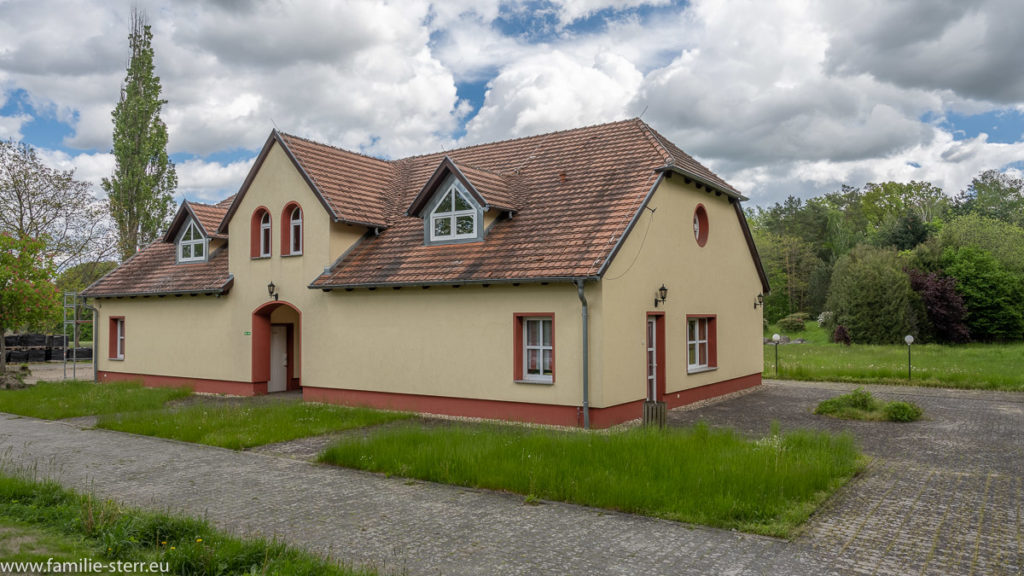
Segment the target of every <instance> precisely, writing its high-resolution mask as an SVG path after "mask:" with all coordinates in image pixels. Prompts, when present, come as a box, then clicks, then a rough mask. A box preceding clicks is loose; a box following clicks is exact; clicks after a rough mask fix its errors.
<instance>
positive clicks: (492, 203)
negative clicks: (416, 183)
mask: <svg viewBox="0 0 1024 576" xmlns="http://www.w3.org/2000/svg"><path fill="white" fill-rule="evenodd" d="M449 174H454V175H455V176H456V178H458V179H459V180H460V181H462V183H463V184H464V185H465V186H466V188H467V189H468V191H469V192H470V193H471V194H472V195H473V196H475V197H476V200H477V202H479V203H480V204H482V205H483V206H484V207H485V208H487V209H490V208H497V209H499V210H505V211H507V212H514V211H515V209H516V207H515V200H514V198H515V192H514V190H513V185H512V182H513V179H512V178H509V177H507V176H503V175H501V174H496V173H493V172H489V171H487V170H479V169H477V168H473V167H472V166H466V165H463V166H458V165H456V164H455V162H454V161H453V160H452V159H451V158H449V157H448V156H445V157H444V158H442V159H441V163H440V164H439V165H438V166H437V169H436V170H435V171H434V174H433V175H432V176H431V177H430V178H429V179H428V180H427V182H426V184H425V185H424V186H423V188H422V189H421V190H420V192H419V193H418V194H417V195H416V197H415V198H414V199H413V201H412V204H410V205H409V208H408V209H407V210H406V211H405V215H406V216H419V215H420V211H421V210H423V208H424V207H425V206H426V205H427V203H429V202H430V199H431V198H433V197H434V194H436V193H437V188H438V186H440V184H441V183H442V182H443V181H444V180H445V178H447V176H448V175H449Z"/></svg>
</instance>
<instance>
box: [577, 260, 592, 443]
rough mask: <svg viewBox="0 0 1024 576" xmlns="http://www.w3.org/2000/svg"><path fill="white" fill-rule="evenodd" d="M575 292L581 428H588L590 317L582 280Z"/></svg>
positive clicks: (579, 280) (578, 281) (578, 282)
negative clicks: (580, 357) (580, 339)
mask: <svg viewBox="0 0 1024 576" xmlns="http://www.w3.org/2000/svg"><path fill="white" fill-rule="evenodd" d="M576 294H577V295H578V296H579V297H580V304H582V305H583V310H582V312H583V429H584V430H589V429H590V318H589V316H588V314H587V297H586V296H584V295H583V280H582V279H577V280H576Z"/></svg>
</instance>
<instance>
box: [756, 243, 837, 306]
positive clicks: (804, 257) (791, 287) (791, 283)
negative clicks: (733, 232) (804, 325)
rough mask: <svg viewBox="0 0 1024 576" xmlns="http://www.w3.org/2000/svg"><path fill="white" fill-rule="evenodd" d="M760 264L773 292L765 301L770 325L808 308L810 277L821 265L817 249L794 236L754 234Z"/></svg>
mask: <svg viewBox="0 0 1024 576" xmlns="http://www.w3.org/2000/svg"><path fill="white" fill-rule="evenodd" d="M754 239H755V243H756V244H757V249H758V252H759V254H760V256H761V264H762V265H763V266H764V269H765V274H766V275H767V276H768V283H769V284H770V285H771V287H772V291H771V293H770V294H768V295H767V296H766V297H765V303H764V316H765V318H767V319H768V320H769V321H770V322H774V321H776V320H778V319H779V318H782V317H785V316H788V315H790V314H793V313H795V312H806V311H811V312H817V310H812V309H811V308H810V307H809V304H810V297H809V296H810V292H809V290H810V288H811V277H812V274H813V273H814V271H815V269H816V268H817V267H818V266H819V265H820V264H821V260H819V259H818V257H817V255H816V254H815V251H814V247H813V246H811V245H810V244H808V243H807V242H804V241H803V240H801V239H800V238H797V237H795V236H779V235H777V234H772V233H769V232H764V231H762V230H757V231H755V232H754Z"/></svg>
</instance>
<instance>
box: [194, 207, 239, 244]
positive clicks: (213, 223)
mask: <svg viewBox="0 0 1024 576" xmlns="http://www.w3.org/2000/svg"><path fill="white" fill-rule="evenodd" d="M188 206H189V208H191V209H192V213H193V214H195V216H196V220H198V221H199V225H200V226H202V227H203V232H205V233H206V235H207V237H209V238H227V237H228V235H227V234H221V233H219V232H218V231H217V229H218V228H220V223H221V221H222V220H224V215H225V214H227V213H228V206H229V205H226V204H224V203H223V202H219V203H217V204H213V205H210V204H199V203H198V202H189V203H188Z"/></svg>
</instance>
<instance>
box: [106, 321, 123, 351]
mask: <svg viewBox="0 0 1024 576" xmlns="http://www.w3.org/2000/svg"><path fill="white" fill-rule="evenodd" d="M109 327H110V330H109V331H108V336H107V358H109V359H110V360H124V350H125V341H126V340H127V338H126V332H125V323H124V316H111V317H110V324H109Z"/></svg>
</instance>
